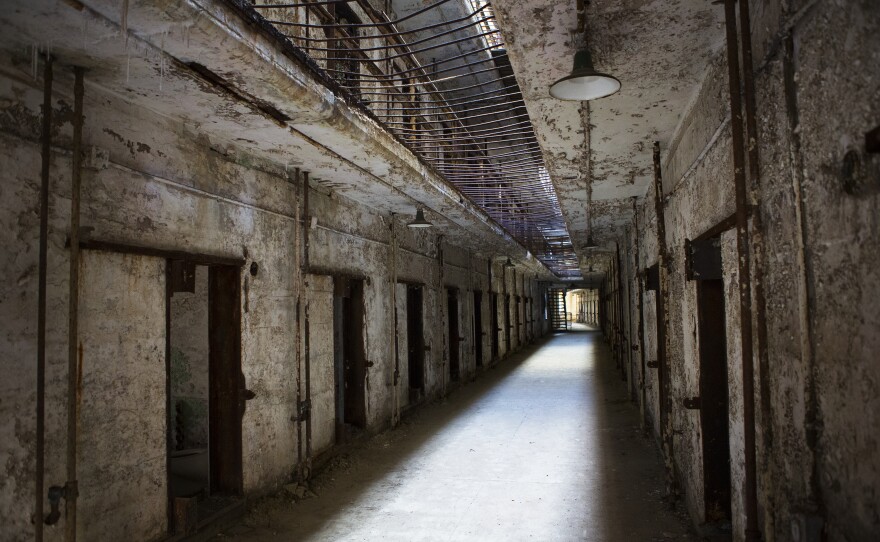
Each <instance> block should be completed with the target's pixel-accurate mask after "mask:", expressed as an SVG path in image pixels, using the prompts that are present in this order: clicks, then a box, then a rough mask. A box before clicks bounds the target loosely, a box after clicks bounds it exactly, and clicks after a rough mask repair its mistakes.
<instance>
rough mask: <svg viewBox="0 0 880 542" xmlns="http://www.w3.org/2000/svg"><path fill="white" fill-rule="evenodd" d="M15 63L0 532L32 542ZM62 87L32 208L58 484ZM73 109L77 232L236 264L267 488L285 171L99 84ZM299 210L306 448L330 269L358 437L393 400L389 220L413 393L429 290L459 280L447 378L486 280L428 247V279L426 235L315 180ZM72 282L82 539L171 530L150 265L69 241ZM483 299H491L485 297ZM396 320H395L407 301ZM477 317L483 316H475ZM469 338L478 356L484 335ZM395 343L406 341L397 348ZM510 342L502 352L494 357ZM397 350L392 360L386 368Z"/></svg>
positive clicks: (292, 191)
mask: <svg viewBox="0 0 880 542" xmlns="http://www.w3.org/2000/svg"><path fill="white" fill-rule="evenodd" d="M13 64H14V63H12V62H8V63H5V64H4V66H5V67H4V71H3V72H2V75H0V108H2V113H3V114H0V158H2V160H3V163H4V164H9V167H7V169H6V171H4V176H3V178H2V182H0V195H2V198H0V199H2V203H0V206H2V211H3V212H2V213H0V217H2V218H0V220H2V228H0V230H2V233H0V247H2V250H3V253H4V254H8V255H10V257H9V258H7V259H5V260H3V263H2V266H0V267H2V269H3V272H4V274H5V276H7V277H14V279H13V280H12V281H11V282H8V284H7V287H5V288H4V289H3V291H2V293H0V315H2V319H3V321H4V326H3V327H4V331H3V339H2V342H0V360H2V361H0V363H2V364H3V371H4V374H7V375H12V376H11V377H10V378H5V379H3V383H2V388H0V389H2V391H3V397H4V399H3V401H2V402H0V414H2V417H0V418H2V425H0V455H2V456H3V457H5V458H8V459H7V460H5V466H4V467H5V471H4V476H2V477H0V516H2V517H3V518H4V540H7V539H8V540H13V541H19V540H30V539H31V538H32V536H33V535H32V532H33V529H32V527H31V524H30V517H31V514H32V513H33V506H34V505H33V501H34V495H33V479H34V442H35V431H34V426H35V414H34V410H35V389H36V387H35V386H36V383H35V382H36V380H35V363H34V361H33V360H35V359H36V353H35V352H36V305H37V301H36V297H37V294H36V290H37V266H36V265H37V234H38V195H39V175H40V155H39V144H38V140H39V104H40V102H41V88H40V84H41V82H40V81H34V80H32V79H30V78H28V77H27V76H26V75H25V74H24V71H23V70H24V69H25V67H24V66H18V67H15V66H14V65H13ZM70 88H72V82H71V80H70V76H69V74H68V73H66V72H65V71H64V70H62V69H59V71H58V74H57V76H56V89H57V94H56V97H55V99H54V101H53V106H54V109H55V115H56V119H59V120H58V122H57V125H56V128H55V131H54V133H53V143H54V147H53V152H52V163H53V165H52V171H51V187H50V192H51V193H50V216H49V227H50V232H49V278H48V284H49V288H48V292H49V305H48V307H49V311H48V313H49V320H48V341H47V344H48V348H47V362H48V363H47V392H46V397H47V402H46V412H47V423H46V429H47V431H46V450H47V454H46V486H47V487H48V486H49V485H61V484H63V483H64V448H65V443H66V432H65V425H64V423H65V419H66V406H65V405H66V375H67V372H66V366H67V359H66V353H67V349H66V337H67V335H66V334H67V327H66V314H67V288H68V286H67V272H68V271H67V269H68V264H67V260H66V258H67V249H66V248H65V240H66V235H67V228H68V226H67V224H68V217H67V214H68V209H69V204H70V189H69V183H70V151H69V146H70V128H69V122H68V121H69V111H70V105H69V104H70V103H71V99H70V97H69V95H68V92H69V89H70ZM65 115H66V116H65ZM85 116H86V120H85V128H84V144H85V147H86V149H87V154H88V157H87V160H86V168H85V169H84V171H83V187H82V201H83V204H82V205H83V211H82V223H83V225H84V226H88V227H91V228H93V229H92V231H91V233H90V235H91V238H92V239H94V240H102V241H112V242H116V243H122V244H132V245H138V246H145V247H151V248H155V249H162V250H173V251H180V252H187V253H200V254H206V255H210V256H216V257H226V258H239V259H241V260H243V261H244V262H245V269H244V272H243V273H242V283H241V296H242V298H241V317H242V319H241V326H242V328H241V345H242V360H241V361H242V374H243V376H244V384H245V386H246V388H247V389H249V390H251V391H253V392H254V394H255V397H254V398H253V399H252V400H250V401H248V402H247V409H246V412H245V414H244V418H243V422H242V447H243V458H242V459H243V485H244V492H245V494H246V495H250V496H255V495H260V494H263V493H266V492H268V491H271V490H273V489H276V488H278V487H279V486H280V485H281V484H283V483H285V482H287V481H289V480H290V478H291V476H292V475H293V473H294V471H295V469H296V466H297V465H296V458H297V457H298V454H299V444H298V439H297V421H296V418H297V405H296V390H297V388H296V382H297V380H296V359H297V356H296V342H295V335H296V333H295V330H296V328H297V325H298V324H297V318H296V311H295V296H296V288H295V286H296V285H295V284H294V273H293V269H295V267H296V266H297V265H299V263H300V262H299V260H298V258H297V256H296V248H295V244H294V240H295V239H296V236H297V235H298V233H299V230H298V228H296V227H295V222H294V215H295V209H296V206H297V205H299V204H301V200H300V199H298V196H297V194H298V190H297V188H296V187H295V186H294V184H293V183H292V182H291V181H292V170H291V169H289V168H286V167H284V166H283V165H280V164H281V163H286V161H287V157H283V158H279V161H278V162H267V161H265V160H262V159H257V158H255V157H253V156H251V155H249V154H248V153H247V152H244V151H242V150H241V149H237V148H235V147H230V146H228V145H227V144H225V143H224V144H222V145H217V144H215V142H214V141H212V139H211V138H210V137H208V136H206V135H205V134H204V132H202V131H201V130H200V128H199V126H196V125H193V124H191V123H187V122H181V121H179V120H176V119H174V118H172V117H167V116H162V115H159V114H156V113H155V112H153V111H151V110H149V109H146V108H143V107H140V106H138V105H135V104H132V103H130V102H127V101H125V100H123V99H122V98H120V97H119V96H118V95H117V94H115V93H109V92H103V91H101V89H100V87H95V86H87V89H86V100H85ZM95 151H99V152H95ZM95 156H97V157H98V159H95V158H94V157H95ZM101 156H103V157H105V158H106V159H102V158H101ZM310 205H311V209H310V215H311V216H314V217H315V219H316V220H317V223H316V225H315V227H312V228H310V232H309V235H310V238H311V243H310V244H311V250H310V258H311V269H310V270H309V274H307V275H306V277H305V280H304V283H305V289H304V291H305V293H304V302H305V303H306V304H307V306H308V314H309V341H310V350H309V363H310V364H311V365H310V369H311V370H310V373H311V404H312V410H311V416H312V422H311V423H312V427H311V429H312V441H311V445H312V453H313V455H314V456H317V455H318V454H323V453H326V452H329V451H331V449H332V447H333V445H334V442H335V427H334V423H335V420H334V416H335V412H334V402H333V400H334V393H335V389H334V386H335V382H334V379H333V372H332V368H333V347H334V344H333V332H332V328H333V308H332V294H333V281H332V275H343V276H356V277H362V278H364V279H365V288H364V301H365V310H366V315H365V319H364V321H365V328H364V341H365V352H366V358H367V360H369V361H371V362H372V363H373V366H372V367H370V368H369V372H368V377H367V379H368V381H367V383H366V387H367V399H366V402H367V413H368V419H367V431H368V432H370V433H375V432H379V431H382V430H384V429H386V428H388V427H389V426H390V424H391V420H392V413H393V410H394V394H395V393H397V394H399V396H401V397H403V396H405V395H406V394H405V393H401V390H400V389H395V386H394V384H393V375H394V366H395V364H394V349H393V344H394V341H393V337H394V336H395V329H394V313H393V306H392V296H391V291H392V282H391V280H392V272H391V271H392V268H391V259H390V257H391V251H390V246H391V243H392V239H391V233H390V226H391V223H392V221H395V223H396V228H397V231H398V236H397V238H398V241H397V242H398V243H399V245H398V246H399V255H398V260H397V263H398V265H397V273H396V274H397V277H398V280H410V281H414V282H420V283H422V284H424V285H425V297H424V301H425V304H424V313H425V333H426V344H428V345H429V346H430V347H431V350H430V352H428V356H427V359H426V380H427V397H426V400H433V399H436V398H438V397H439V396H440V395H441V394H442V393H444V392H445V391H448V390H447V388H446V387H445V386H444V381H443V375H444V374H445V373H444V372H443V371H444V370H445V365H444V363H445V359H446V358H445V357H444V349H443V344H444V340H445V339H444V333H445V331H444V330H445V320H444V319H445V317H446V315H445V308H444V304H445V297H443V296H442V295H441V294H442V291H443V288H444V286H446V285H451V286H454V287H456V288H458V289H459V291H460V292H461V310H460V317H461V322H460V326H461V329H462V333H463V336H467V337H468V338H467V340H466V341H465V342H464V343H463V344H462V352H461V353H462V356H461V360H462V361H461V363H462V374H463V377H464V375H467V379H470V378H471V377H472V376H473V375H475V374H476V371H475V365H474V355H473V349H472V348H471V343H470V341H471V338H470V337H471V333H470V329H471V328H470V326H471V325H472V324H471V322H472V320H471V319H472V308H471V307H472V290H473V289H474V288H475V285H479V288H480V289H482V290H483V291H484V292H488V290H489V284H488V282H487V280H486V278H485V275H484V274H481V273H480V272H478V271H476V270H475V268H477V267H480V268H485V265H486V264H485V262H486V261H487V258H488V257H490V256H488V255H477V254H472V253H471V252H469V251H468V250H465V249H463V248H460V247H457V246H455V245H452V244H447V243H445V242H444V243H443V244H442V246H443V251H444V254H445V261H446V265H444V266H443V270H442V274H443V277H444V278H443V282H442V283H441V282H440V275H441V268H440V265H439V260H438V251H437V249H438V246H439V244H438V243H437V234H438V233H439V232H418V231H412V230H409V229H408V228H406V227H405V226H404V224H405V220H404V219H403V218H402V217H392V216H390V215H388V214H380V213H378V212H375V211H372V210H370V209H368V208H366V207H364V206H363V205H361V204H358V203H355V202H354V201H352V200H349V199H347V198H345V197H344V196H342V195H340V194H338V193H335V192H332V191H329V190H328V189H327V188H326V187H324V186H315V187H314V188H313V189H312V191H311V193H310ZM404 218H405V217H404ZM251 263H257V264H258V269H259V271H258V273H257V274H256V275H255V276H252V275H251V274H250V273H248V272H247V269H248V268H249V266H250V264H251ZM200 269H201V268H200ZM483 273H484V272H483ZM81 277H82V281H83V282H82V286H81V291H80V292H81V293H80V295H81V331H80V338H81V341H82V344H83V352H84V359H83V366H84V379H83V381H84V398H83V408H82V413H81V427H82V433H81V436H80V467H79V470H80V488H81V500H80V518H81V521H80V529H81V531H82V536H83V537H84V539H97V538H108V537H109V538H113V539H126V538H127V539H133V540H134V539H137V540H156V539H161V538H163V537H165V536H166V534H167V528H168V526H167V517H166V510H167V508H166V506H167V502H166V500H167V498H166V486H165V484H166V481H165V480H166V478H165V476H166V441H165V439H166V430H167V427H166V411H165V400H166V397H165V348H166V343H165V341H166V337H165V318H166V306H165V259H164V258H160V257H146V256H134V255H120V254H116V253H103V252H102V253H98V252H93V251H90V250H86V251H85V252H84V256H83V264H82V273H81ZM509 286H510V287H512V284H511V285H509ZM494 287H495V288H500V283H498V282H497V281H496V282H495V284H494ZM398 292H400V288H399V287H398ZM175 297H176V296H175ZM179 299H180V300H182V299H183V297H181V298H179ZM401 300H402V301H403V303H404V304H403V305H401ZM397 301H398V304H397V306H398V309H400V308H401V306H403V307H405V295H404V296H403V297H402V298H401V296H400V295H398V300H397ZM175 303H176V301H175ZM481 310H483V311H487V310H488V296H486V295H484V306H483V307H482V308H481ZM175 311H176V309H175ZM399 317H400V319H401V320H405V314H399ZM483 321H484V325H487V323H488V321H489V319H488V314H487V313H486V312H484V318H483ZM299 325H303V322H300V324H299ZM401 335H402V337H403V340H404V342H405V326H402V327H401V328H400V330H399V334H398V341H400V340H401ZM192 338H193V339H195V337H192ZM175 344H177V343H175ZM179 346H181V348H180V350H181V351H183V350H185V348H183V346H182V345H179ZM187 348H188V347H187ZM484 348H485V350H484V352H485V356H484V360H485V363H486V364H488V362H489V359H488V351H489V348H488V342H486V343H485V344H484ZM405 351H406V350H405V344H403V345H402V348H401V350H400V353H401V354H405ZM507 353H508V349H507V348H505V349H504V350H503V351H502V356H503V355H506V354H507ZM405 363H406V361H405V356H402V357H401V360H400V364H401V365H402V366H403V365H405ZM463 380H465V379H464V378H463ZM465 381H466V380H465ZM400 382H405V379H401V380H400ZM404 404H405V403H404ZM120 436H124V438H120ZM99 533H100V534H99ZM7 534H8V536H7ZM60 536H61V528H60V527H50V528H47V539H48V540H57V539H60Z"/></svg>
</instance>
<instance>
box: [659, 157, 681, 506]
mask: <svg viewBox="0 0 880 542" xmlns="http://www.w3.org/2000/svg"><path fill="white" fill-rule="evenodd" d="M654 210H655V212H656V214H657V247H658V256H657V274H658V277H659V282H660V287H659V288H658V290H657V363H658V365H659V367H658V369H659V370H658V371H657V380H658V387H659V388H660V440H661V442H662V443H663V447H664V450H663V451H664V454H663V456H664V461H665V465H666V476H667V491H668V492H669V493H670V494H673V493H674V492H675V489H674V488H675V484H676V480H675V472H674V471H675V458H674V457H673V455H672V454H673V452H674V447H673V442H672V431H671V427H670V421H669V420H670V417H671V416H670V414H671V412H670V401H669V364H668V363H667V359H666V337H667V332H668V329H669V308H668V307H667V303H666V301H667V298H668V295H669V270H668V265H669V255H668V252H667V248H666V217H665V214H664V210H663V174H662V169H661V164H660V142H659V141H655V142H654Z"/></svg>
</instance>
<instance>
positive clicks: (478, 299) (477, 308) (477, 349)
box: [474, 290, 484, 367]
mask: <svg viewBox="0 0 880 542" xmlns="http://www.w3.org/2000/svg"><path fill="white" fill-rule="evenodd" d="M483 334H484V332H483V292H481V291H479V290H474V361H475V362H476V364H477V367H482V366H483Z"/></svg>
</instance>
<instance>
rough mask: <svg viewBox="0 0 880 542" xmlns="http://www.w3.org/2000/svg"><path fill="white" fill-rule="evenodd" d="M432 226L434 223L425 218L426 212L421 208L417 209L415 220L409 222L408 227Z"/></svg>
mask: <svg viewBox="0 0 880 542" xmlns="http://www.w3.org/2000/svg"><path fill="white" fill-rule="evenodd" d="M431 226H433V224H431V223H430V222H428V221H427V220H425V213H424V212H422V210H421V209H419V210H417V211H416V218H415V220H413V221H412V222H410V223H409V224H407V227H409V228H430V227H431Z"/></svg>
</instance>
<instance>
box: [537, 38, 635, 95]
mask: <svg viewBox="0 0 880 542" xmlns="http://www.w3.org/2000/svg"><path fill="white" fill-rule="evenodd" d="M618 90H620V81H619V80H618V79H617V78H616V77H614V76H611V75H608V74H607V73H602V72H598V71H596V68H594V67H593V55H591V54H590V49H589V44H588V43H587V36H586V31H585V32H584V46H583V48H581V49H580V50H579V51H578V52H577V53H575V55H574V66H573V67H572V69H571V73H570V74H569V75H567V76H566V77H563V78H562V79H560V80H559V81H556V82H555V83H553V85H552V86H551V87H550V95H551V96H553V97H554V98H557V99H559V100H573V101H587V100H596V99H599V98H604V97H605V96H610V95H612V94H614V93H615V92H617V91H618Z"/></svg>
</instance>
